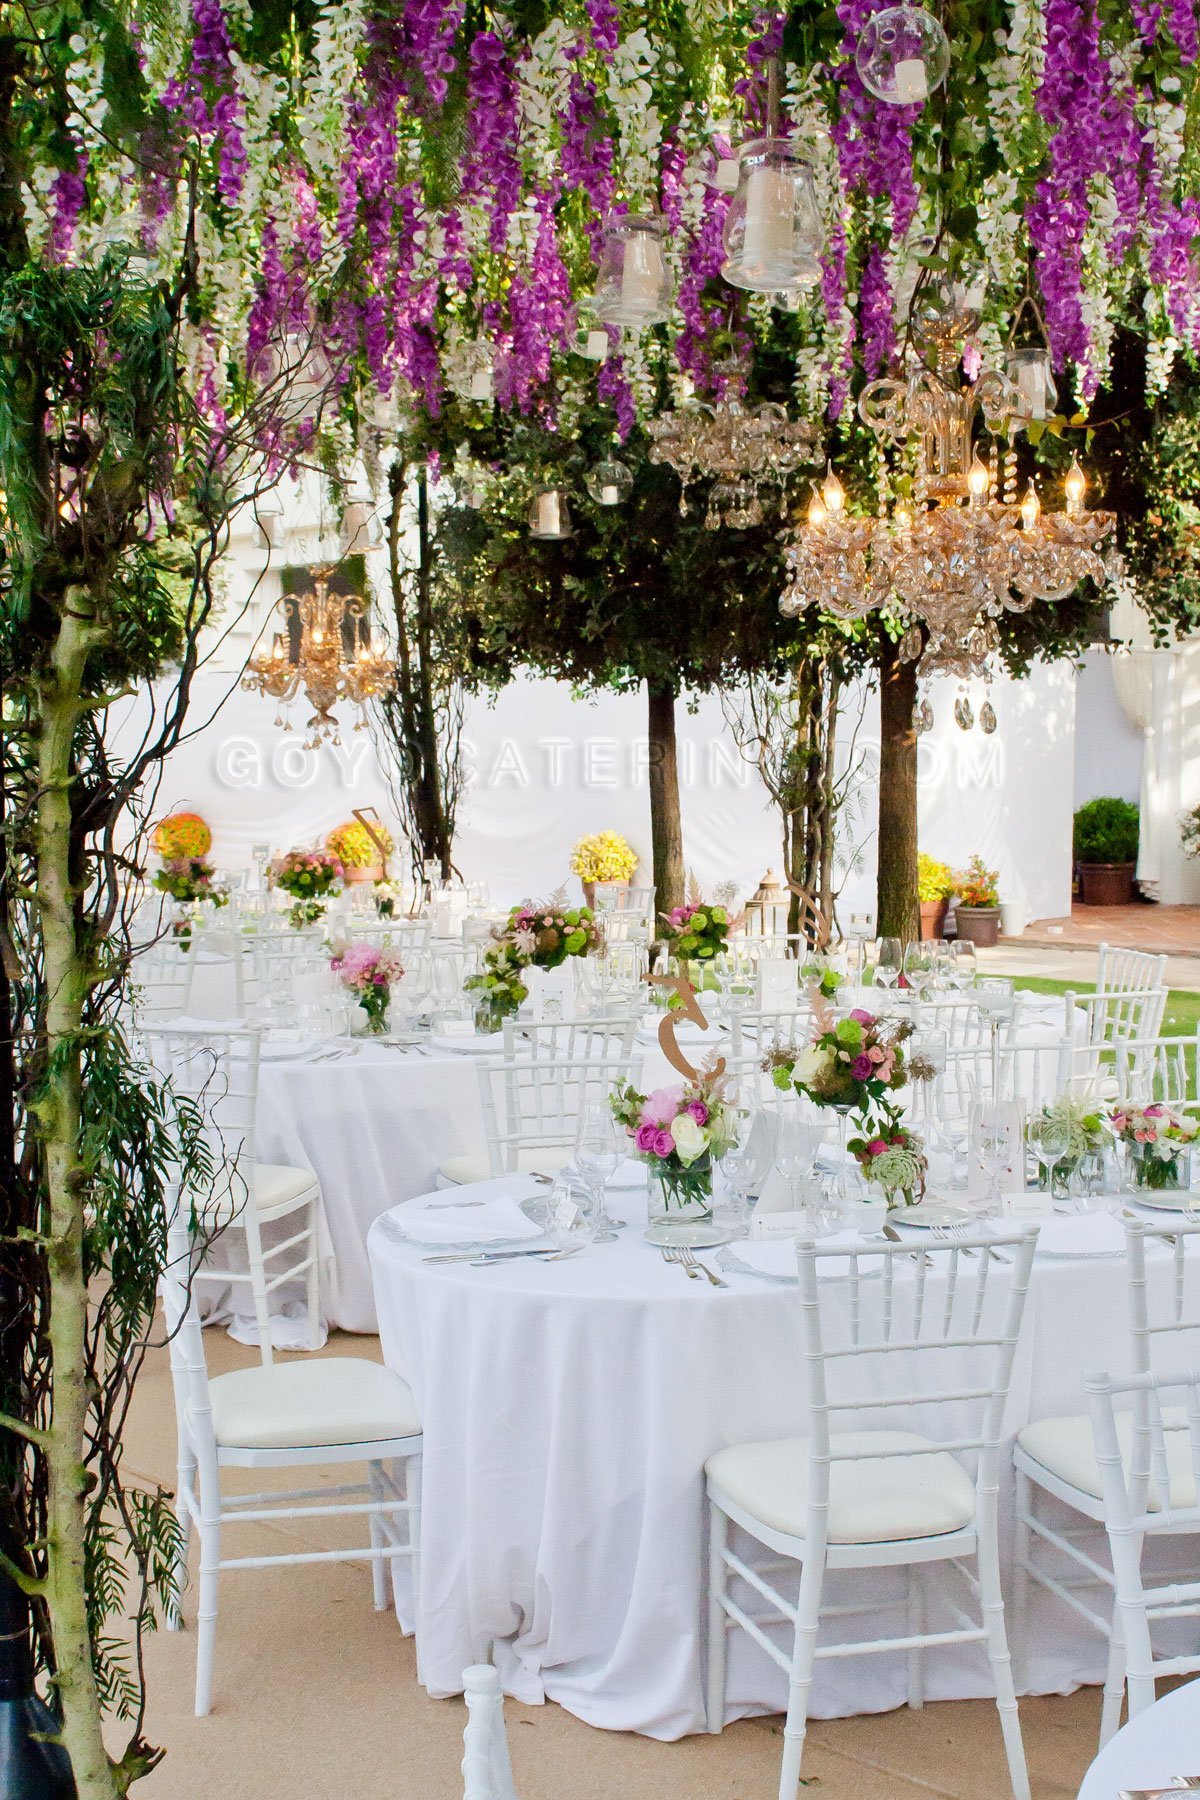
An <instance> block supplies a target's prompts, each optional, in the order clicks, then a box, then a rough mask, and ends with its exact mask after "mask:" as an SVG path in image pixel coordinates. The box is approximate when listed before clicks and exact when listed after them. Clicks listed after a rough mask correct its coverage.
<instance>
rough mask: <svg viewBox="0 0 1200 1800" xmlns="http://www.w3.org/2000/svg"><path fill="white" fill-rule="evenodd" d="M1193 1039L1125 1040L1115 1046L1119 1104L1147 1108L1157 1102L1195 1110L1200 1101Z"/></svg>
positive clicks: (1198, 1046)
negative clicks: (1154, 1101) (1150, 1103)
mask: <svg viewBox="0 0 1200 1800" xmlns="http://www.w3.org/2000/svg"><path fill="white" fill-rule="evenodd" d="M1198 1053H1200V1032H1197V1034H1196V1035H1195V1036H1193V1037H1186V1038H1184V1037H1155V1038H1125V1039H1123V1040H1122V1041H1121V1042H1119V1043H1117V1044H1114V1045H1113V1047H1112V1064H1111V1077H1112V1082H1113V1088H1114V1099H1115V1100H1116V1101H1117V1102H1118V1103H1119V1104H1124V1105H1130V1104H1135V1105H1138V1106H1144V1105H1147V1104H1149V1102H1150V1101H1152V1100H1157V1101H1160V1102H1161V1103H1163V1104H1164V1105H1167V1106H1176V1107H1186V1108H1189V1109H1192V1110H1194V1108H1195V1105H1196V1103H1197V1101H1198V1100H1200V1086H1198V1081H1197V1066H1198V1065H1197V1060H1196V1059H1197V1055H1198Z"/></svg>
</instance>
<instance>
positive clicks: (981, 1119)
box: [975, 1099, 1025, 1215]
mask: <svg viewBox="0 0 1200 1800" xmlns="http://www.w3.org/2000/svg"><path fill="white" fill-rule="evenodd" d="M975 1130H976V1144H977V1146H978V1151H979V1160H980V1162H981V1163H982V1164H983V1172H984V1174H985V1175H986V1176H987V1184H988V1185H987V1194H986V1196H985V1198H984V1203H983V1208H982V1210H983V1212H984V1213H986V1214H989V1215H995V1214H997V1213H998V1212H999V1211H1000V1177H1001V1175H1002V1174H1003V1173H1004V1171H1005V1170H1006V1169H1011V1168H1017V1169H1020V1170H1022V1171H1023V1169H1024V1160H1025V1159H1024V1148H1023V1143H1022V1131H1021V1109H1020V1107H1019V1106H1018V1105H1017V1104H1016V1102H1015V1101H1012V1100H996V1099H990V1100H980V1101H977V1102H976V1108H975Z"/></svg>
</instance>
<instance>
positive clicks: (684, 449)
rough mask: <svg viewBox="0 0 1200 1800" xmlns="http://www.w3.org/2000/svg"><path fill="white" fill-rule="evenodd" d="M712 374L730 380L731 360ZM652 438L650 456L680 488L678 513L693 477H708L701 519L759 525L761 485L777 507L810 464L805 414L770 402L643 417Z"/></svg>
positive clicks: (812, 439) (810, 433)
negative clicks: (794, 414)
mask: <svg viewBox="0 0 1200 1800" xmlns="http://www.w3.org/2000/svg"><path fill="white" fill-rule="evenodd" d="M716 372H717V374H718V375H720V376H724V377H725V378H726V382H727V385H728V383H729V380H730V378H731V377H736V375H737V374H738V369H737V366H736V365H730V364H728V363H725V364H722V365H720V366H719V367H718V369H717V371H716ZM646 430H647V431H648V432H649V434H650V437H651V440H652V443H651V449H650V461H651V462H653V463H667V464H668V465H669V466H670V467H671V468H672V469H674V470H675V473H676V474H677V475H678V476H679V479H680V481H681V482H682V484H683V493H682V495H681V496H680V500H679V511H680V513H681V514H682V515H685V516H686V514H687V510H688V505H687V490H688V488H689V487H690V486H691V484H692V483H693V482H696V481H703V480H706V479H712V481H713V486H712V487H711V489H710V490H709V496H708V508H707V511H706V512H705V515H704V523H705V525H706V526H707V527H708V529H709V530H710V531H715V530H716V529H717V527H718V526H719V525H722V524H724V525H731V526H734V527H741V528H744V527H746V526H750V525H760V524H761V523H762V520H763V503H762V496H761V494H760V489H762V488H769V487H772V486H773V487H776V488H778V490H779V494H778V505H779V508H780V510H782V508H783V499H784V489H785V487H786V484H787V481H788V479H789V477H790V476H792V475H793V474H794V473H795V472H796V470H797V469H798V468H800V466H801V465H802V464H803V463H806V462H811V461H812V456H813V447H814V445H815V443H816V432H815V431H814V429H813V427H812V426H811V425H810V424H809V423H808V421H807V420H806V419H792V418H789V417H788V414H787V410H786V408H785V407H782V406H780V405H779V403H778V402H777V401H775V400H764V401H763V402H762V403H761V404H760V405H758V406H753V407H747V406H745V405H743V403H742V402H741V401H740V400H738V399H729V398H726V399H723V400H718V401H717V402H716V403H715V405H708V404H707V403H702V404H700V405H696V406H688V407H684V408H682V409H681V410H680V411H678V412H669V413H663V414H661V415H660V416H659V417H658V418H657V419H650V420H648V421H647V425H646Z"/></svg>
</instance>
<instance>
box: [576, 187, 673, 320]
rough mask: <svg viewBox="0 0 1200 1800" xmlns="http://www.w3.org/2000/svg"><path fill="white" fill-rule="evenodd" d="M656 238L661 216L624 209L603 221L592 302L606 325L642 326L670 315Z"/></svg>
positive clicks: (664, 267) (664, 270) (660, 233)
mask: <svg viewBox="0 0 1200 1800" xmlns="http://www.w3.org/2000/svg"><path fill="white" fill-rule="evenodd" d="M662 239H663V226H662V220H661V219H645V218H639V217H637V216H636V215H635V214H633V213H630V214H629V215H628V216H627V217H624V218H620V217H618V218H612V219H610V220H609V222H608V225H607V228H606V229H605V233H604V250H603V252H602V254H601V257H600V267H599V270H598V271H597V275H596V295H595V299H594V301H593V303H592V309H593V311H594V312H595V314H596V317H597V318H598V319H603V320H604V322H605V324H606V325H621V326H623V327H626V328H627V329H628V330H630V331H643V330H645V328H646V326H648V325H659V324H661V323H662V321H663V320H664V319H666V318H667V317H668V316H669V315H670V311H671V276H670V271H669V270H668V268H667V259H666V257H665V256H664V254H663V242H662Z"/></svg>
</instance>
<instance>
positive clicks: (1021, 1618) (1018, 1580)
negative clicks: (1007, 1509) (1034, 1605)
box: [1010, 1469, 1034, 1688]
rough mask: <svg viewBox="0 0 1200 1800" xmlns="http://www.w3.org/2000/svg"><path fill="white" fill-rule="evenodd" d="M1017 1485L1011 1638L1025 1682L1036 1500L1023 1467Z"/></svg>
mask: <svg viewBox="0 0 1200 1800" xmlns="http://www.w3.org/2000/svg"><path fill="white" fill-rule="evenodd" d="M1014 1473H1015V1475H1016V1488H1015V1492H1014V1501H1015V1514H1016V1517H1015V1519H1014V1522H1013V1552H1012V1580H1011V1583H1010V1593H1011V1600H1012V1611H1011V1618H1012V1641H1013V1651H1014V1656H1013V1661H1014V1667H1015V1669H1016V1673H1017V1677H1018V1682H1017V1685H1018V1686H1019V1687H1021V1688H1024V1686H1025V1648H1026V1645H1027V1643H1028V1641H1029V1557H1030V1554H1031V1552H1032V1549H1033V1533H1032V1531H1031V1530H1030V1528H1029V1526H1028V1524H1027V1523H1026V1521H1027V1520H1028V1519H1029V1517H1030V1515H1031V1513H1032V1510H1033V1504H1034V1489H1033V1483H1032V1481H1030V1479H1029V1477H1028V1475H1026V1473H1025V1472H1024V1470H1023V1469H1017V1470H1015V1471H1014Z"/></svg>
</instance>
